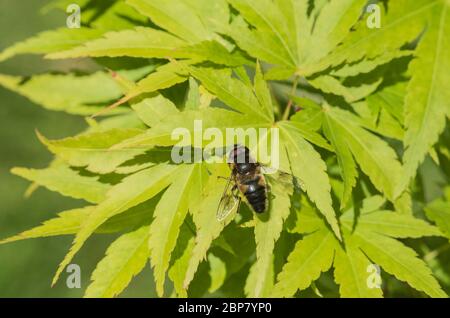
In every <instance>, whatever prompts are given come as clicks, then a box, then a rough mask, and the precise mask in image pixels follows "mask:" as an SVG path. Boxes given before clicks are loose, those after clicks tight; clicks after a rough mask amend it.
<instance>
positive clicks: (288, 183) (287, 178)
mask: <svg viewBox="0 0 450 318" xmlns="http://www.w3.org/2000/svg"><path fill="white" fill-rule="evenodd" d="M261 169H262V172H263V173H264V174H266V173H268V174H267V175H266V177H267V178H268V179H270V180H271V181H272V182H277V183H279V184H282V185H283V186H285V187H289V188H290V187H293V186H294V187H297V188H300V189H301V190H302V191H305V184H304V182H303V181H302V180H301V179H299V178H297V177H296V176H294V175H293V174H291V173H289V172H286V171H283V170H276V171H275V172H274V170H273V168H268V169H267V168H266V167H265V166H261Z"/></svg>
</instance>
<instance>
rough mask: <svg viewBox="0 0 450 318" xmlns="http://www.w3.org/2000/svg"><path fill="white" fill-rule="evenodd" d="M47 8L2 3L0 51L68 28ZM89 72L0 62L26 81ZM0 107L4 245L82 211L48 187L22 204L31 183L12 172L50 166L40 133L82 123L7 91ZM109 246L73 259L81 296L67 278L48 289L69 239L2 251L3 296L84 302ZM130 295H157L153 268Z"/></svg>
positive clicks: (36, 1) (29, 60) (99, 244)
mask: <svg viewBox="0 0 450 318" xmlns="http://www.w3.org/2000/svg"><path fill="white" fill-rule="evenodd" d="M47 3H48V1H43V0H32V1H31V0H29V1H17V0H0V50H3V49H4V48H6V47H8V46H10V45H11V44H13V43H15V42H17V41H21V40H23V39H26V38H27V37H29V36H32V35H35V34H36V33H38V32H40V31H43V30H47V29H52V28H56V27H62V26H65V24H66V16H65V15H64V13H62V12H59V11H56V10H52V11H49V12H48V13H46V14H43V13H42V12H41V9H42V7H44V6H45V5H46V4H47ZM74 3H76V1H74ZM89 67H90V65H89V64H87V63H86V62H84V61H71V62H66V61H65V62H52V61H45V60H43V59H42V58H40V57H38V56H30V55H26V56H19V57H15V58H13V59H11V60H7V61H5V62H2V63H0V73H5V74H10V75H25V76H26V75H30V74H36V73H40V72H45V71H67V70H70V69H84V70H86V69H87V68H89ZM0 103H1V107H0V146H1V148H0V149H1V152H0V153H1V157H0V201H1V202H2V204H1V210H0V238H6V237H8V236H11V235H13V234H16V233H18V232H21V231H23V230H27V229H29V228H31V227H34V226H36V225H38V224H40V223H41V222H42V221H44V220H46V219H48V218H50V217H53V216H55V215H56V213H58V212H60V211H63V210H66V209H71V208H74V207H79V206H82V203H81V202H80V201H77V200H72V199H69V198H64V197H62V196H61V195H59V194H56V193H52V192H50V191H48V190H45V189H43V188H39V189H38V190H37V191H36V192H35V193H33V195H32V196H31V197H30V198H26V199H24V192H25V191H26V189H27V188H28V186H29V182H28V181H26V180H23V179H21V178H19V177H17V176H14V175H12V174H11V173H10V169H11V168H12V167H14V166H26V167H32V168H44V167H45V166H46V165H47V164H48V162H49V161H50V158H51V156H50V154H49V152H48V151H47V150H46V149H45V147H44V146H43V145H42V144H40V142H39V140H38V139H37V137H36V134H35V130H36V129H37V130H39V131H40V132H42V133H43V134H44V135H45V136H48V137H50V138H61V137H66V136H69V135H72V134H75V133H77V132H79V131H81V130H82V129H83V127H85V122H84V119H83V118H81V117H76V116H70V115H66V114H64V113H60V112H52V111H47V110H44V109H42V108H41V107H39V106H38V105H35V104H33V103H32V102H31V101H29V100H27V99H26V98H24V97H22V96H19V95H18V94H15V93H12V92H10V91H8V90H6V89H4V88H2V87H0ZM112 239H114V236H112V235H96V236H93V237H92V239H90V240H89V241H88V243H87V244H86V246H85V247H84V248H83V250H82V251H81V252H80V253H79V255H78V256H77V258H76V259H75V260H74V262H73V263H76V264H78V265H80V267H81V277H82V286H81V289H69V288H67V287H66V278H67V277H68V275H69V274H68V273H66V274H63V276H62V277H61V279H60V281H59V282H58V284H57V285H56V286H55V287H53V288H51V287H50V283H51V280H52V277H53V275H54V273H55V271H56V268H57V266H58V264H59V262H60V261H61V260H62V258H63V257H64V255H65V253H66V252H67V251H68V249H69V247H70V244H71V240H72V237H53V238H44V239H35V240H26V241H22V242H15V243H11V244H6V245H0V297H81V296H82V295H83V290H84V289H85V288H86V287H87V284H88V283H89V278H90V275H91V273H92V270H93V269H94V268H95V264H96V263H97V262H98V261H99V260H100V259H101V257H102V256H103V255H104V252H105V249H106V247H107V245H108V243H110V242H111V240H112ZM127 296H128V297H129V296H133V297H152V296H155V293H154V288H153V282H152V276H151V272H150V268H149V267H147V268H146V270H144V271H143V272H142V273H141V274H140V275H139V276H138V277H137V278H136V279H134V280H133V282H132V283H131V284H130V286H129V287H128V289H127V290H126V291H125V292H124V293H123V294H122V297H127Z"/></svg>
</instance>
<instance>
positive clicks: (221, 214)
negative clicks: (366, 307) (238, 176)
mask: <svg viewBox="0 0 450 318" xmlns="http://www.w3.org/2000/svg"><path fill="white" fill-rule="evenodd" d="M233 186H234V184H233V182H231V177H230V178H229V179H228V182H227V185H226V186H225V190H224V191H223V194H222V198H221V199H220V202H219V206H218V207H217V213H216V217H217V220H218V221H220V222H221V221H223V220H225V219H226V218H227V217H228V216H229V215H230V214H231V212H233V211H236V210H237V209H238V208H239V204H240V203H241V198H240V197H239V196H237V195H236V194H234V193H233Z"/></svg>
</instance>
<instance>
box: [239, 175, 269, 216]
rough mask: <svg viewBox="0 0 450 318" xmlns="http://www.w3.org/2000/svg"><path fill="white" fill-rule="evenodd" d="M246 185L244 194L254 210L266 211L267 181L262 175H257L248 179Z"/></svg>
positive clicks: (258, 211) (257, 211)
mask: <svg viewBox="0 0 450 318" xmlns="http://www.w3.org/2000/svg"><path fill="white" fill-rule="evenodd" d="M244 185H245V192H244V195H245V197H246V198H247V201H248V203H249V204H250V205H251V206H252V208H253V210H254V211H255V212H256V213H263V212H264V211H266V207H267V193H266V186H265V182H264V180H262V179H261V176H256V177H255V178H254V179H252V180H247V181H246V182H245V183H244Z"/></svg>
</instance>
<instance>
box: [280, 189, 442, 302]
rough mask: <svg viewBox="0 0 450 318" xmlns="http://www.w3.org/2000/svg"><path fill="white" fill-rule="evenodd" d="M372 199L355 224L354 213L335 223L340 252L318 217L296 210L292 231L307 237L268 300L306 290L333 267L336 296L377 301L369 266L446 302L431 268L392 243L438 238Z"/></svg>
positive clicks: (430, 229) (426, 227)
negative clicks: (338, 225)
mask: <svg viewBox="0 0 450 318" xmlns="http://www.w3.org/2000/svg"><path fill="white" fill-rule="evenodd" d="M374 199H376V197H374V198H372V199H366V202H365V207H363V209H361V214H360V216H359V218H357V219H356V220H355V215H354V211H353V209H351V210H348V211H346V212H345V213H344V214H343V215H342V217H341V218H340V221H341V224H342V225H343V235H344V242H345V249H343V248H342V246H341V245H340V244H339V243H338V241H337V240H336V239H335V238H334V236H333V235H332V234H331V232H330V231H329V230H328V229H327V228H326V227H324V223H323V221H322V220H320V218H318V217H317V215H318V214H317V212H316V211H314V209H311V207H308V204H307V203H306V202H305V205H306V207H305V208H302V209H301V211H300V213H299V215H298V220H297V223H296V226H295V227H294V229H293V231H295V232H299V233H305V234H306V236H305V237H304V238H303V239H302V240H300V241H298V242H297V244H296V246H295V248H294V250H293V251H292V253H291V254H290V256H289V258H288V262H287V263H286V264H285V266H284V267H283V270H282V272H281V273H280V274H279V275H278V278H277V280H278V281H277V283H276V285H275V287H274V290H273V293H272V296H284V297H286V296H293V295H294V294H295V292H296V291H297V290H298V289H300V290H302V289H306V288H307V287H308V286H310V285H311V283H312V282H313V281H314V280H316V279H317V278H319V276H320V274H321V272H325V271H328V270H329V269H330V267H331V266H332V264H333V267H334V268H335V272H334V274H335V279H336V282H337V283H338V284H340V293H341V296H343V297H379V296H381V295H382V293H381V290H380V289H376V290H374V289H373V288H371V287H370V286H369V284H368V283H366V282H367V279H368V273H367V266H368V265H370V264H372V262H374V263H375V264H378V265H379V266H380V267H381V268H382V269H383V270H385V271H386V272H388V273H389V274H392V275H394V276H395V277H396V278H397V279H399V280H402V281H405V282H406V283H408V284H409V285H410V286H411V287H413V288H415V289H417V290H420V291H423V292H425V293H426V294H428V295H429V296H431V297H446V294H445V293H444V292H443V291H442V289H441V288H440V286H439V284H438V283H437V281H436V280H435V278H434V277H433V276H432V275H431V271H430V269H429V268H428V267H426V265H425V263H424V262H423V261H422V260H420V259H419V258H417V254H416V252H414V250H412V249H410V248H409V247H407V246H405V245H404V244H403V243H401V242H399V241H398V240H396V238H407V237H411V238H418V237H422V236H424V235H435V236H436V235H437V236H440V235H441V233H440V232H439V231H438V230H437V229H436V228H435V227H433V226H431V225H429V224H427V223H426V222H424V221H422V220H419V219H415V218H414V217H412V216H408V215H401V214H399V213H395V212H393V211H387V210H381V206H380V205H379V204H378V203H377V201H378V200H374ZM371 201H373V202H374V203H375V204H373V203H372V202H371ZM381 203H382V201H381ZM355 222H356V224H355ZM308 233H309V234H308ZM349 266H350V267H349ZM349 268H350V269H351V270H349Z"/></svg>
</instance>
